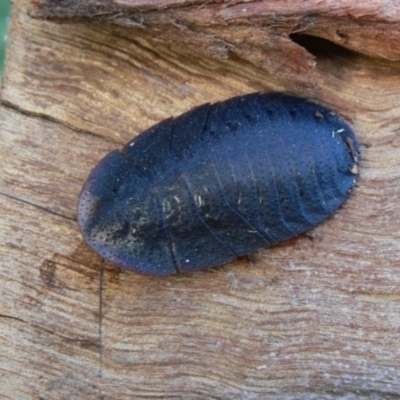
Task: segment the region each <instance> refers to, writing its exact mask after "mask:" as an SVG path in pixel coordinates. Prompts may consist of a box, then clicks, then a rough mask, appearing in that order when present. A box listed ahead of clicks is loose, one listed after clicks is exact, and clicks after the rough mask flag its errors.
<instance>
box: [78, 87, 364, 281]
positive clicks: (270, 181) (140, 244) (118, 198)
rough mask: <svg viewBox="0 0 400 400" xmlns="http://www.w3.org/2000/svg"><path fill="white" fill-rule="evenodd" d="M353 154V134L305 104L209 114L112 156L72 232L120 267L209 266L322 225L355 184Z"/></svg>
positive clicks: (165, 126) (205, 109)
mask: <svg viewBox="0 0 400 400" xmlns="http://www.w3.org/2000/svg"><path fill="white" fill-rule="evenodd" d="M358 154H359V146H358V143H357V140H356V138H355V136H354V133H353V131H352V130H351V128H350V127H349V126H348V125H347V124H346V123H345V122H343V121H342V120H341V119H339V118H338V117H337V116H336V115H334V114H333V113H332V112H331V111H330V110H328V109H327V108H325V107H323V106H321V105H317V104H315V103H312V102H310V101H307V100H305V99H302V98H298V97H293V96H288V95H285V94H277V93H273V94H259V93H256V94H251V95H247V96H241V97H236V98H233V99H230V100H227V101H224V102H221V103H216V104H213V105H210V104H205V105H203V106H200V107H198V108H195V109H193V110H191V111H189V112H187V113H185V114H183V115H181V116H179V117H177V118H175V119H168V120H165V121H163V122H161V123H159V124H158V125H155V126H154V127H152V128H150V129H149V130H147V131H146V132H144V133H142V134H141V135H139V136H138V137H136V138H135V139H133V140H132V141H131V142H129V143H128V144H127V145H126V146H125V147H124V148H123V149H122V150H121V151H119V150H116V151H113V152H111V153H110V154H108V155H107V156H106V157H105V158H104V159H103V160H102V161H101V162H100V163H99V164H98V165H97V167H96V168H95V169H94V170H93V171H92V172H91V174H90V175H89V178H88V179H87V181H86V183H85V185H84V187H83V189H82V193H81V197H80V201H79V210H78V221H79V225H80V228H81V230H82V232H83V235H84V237H85V239H86V241H87V242H88V244H89V245H90V246H91V247H92V248H93V249H94V250H95V251H97V252H98V253H99V254H100V255H101V256H102V257H104V258H105V259H107V260H109V261H111V262H113V263H115V264H116V265H118V266H121V267H123V268H127V269H130V270H135V271H137V272H141V273H145V274H151V275H168V274H174V273H178V272H186V271H194V270H199V269H204V268H208V267H215V266H219V265H222V264H225V263H227V262H229V261H231V260H233V259H235V258H237V257H240V256H244V255H248V254H251V253H253V252H255V251H257V250H259V249H261V248H263V247H267V246H271V245H274V244H276V243H279V242H281V241H283V240H286V239H289V238H291V237H294V236H296V235H299V234H301V233H303V232H306V231H308V230H309V229H311V228H313V227H314V226H316V225H317V224H319V223H320V222H322V221H323V220H325V219H326V218H327V217H329V216H330V215H331V214H332V213H333V212H334V211H335V210H336V209H337V208H338V207H339V206H340V205H341V204H343V202H344V201H345V200H346V199H347V197H348V195H349V192H350V190H351V188H352V187H353V186H354V184H355V182H356V178H357V171H358V169H357V163H358Z"/></svg>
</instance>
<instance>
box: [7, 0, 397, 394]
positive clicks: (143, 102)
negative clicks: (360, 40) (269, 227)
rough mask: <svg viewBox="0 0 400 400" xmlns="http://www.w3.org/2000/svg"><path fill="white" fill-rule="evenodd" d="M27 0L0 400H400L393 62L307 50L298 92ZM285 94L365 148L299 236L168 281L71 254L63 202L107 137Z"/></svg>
mask: <svg viewBox="0 0 400 400" xmlns="http://www.w3.org/2000/svg"><path fill="white" fill-rule="evenodd" d="M308 3H312V2H308ZM339 3H340V2H338V4H339ZM349 3H350V2H349ZM354 3H355V2H354ZM358 3H359V4H361V2H358ZM367 3H376V4H377V3H378V2H376V1H375V2H367ZM380 3H381V4H382V7H383V5H384V4H389V3H390V4H394V2H383V1H382V2H380ZM304 4H306V3H304ZM28 6H29V5H28V2H27V1H26V0H18V1H16V2H15V4H14V9H13V18H12V24H11V32H10V35H9V49H8V56H7V65H6V71H5V76H4V80H3V89H2V106H1V109H0V113H1V114H0V160H1V161H0V168H1V170H0V179H1V182H0V192H1V194H0V208H1V210H0V215H1V219H0V224H1V226H0V235H1V241H0V246H1V247H0V260H1V261H0V325H1V327H0V382H1V384H0V397H1V398H5V399H39V398H42V399H142V398H143V399H144V398H167V399H205V398H213V399H275V398H283V399H292V398H296V399H313V398H315V399H317V398H318V399H338V398H352V399H353V398H354V399H355V398H374V399H375V398H376V399H380V398H385V399H391V398H393V399H394V398H399V396H400V345H399V343H400V207H399V194H400V189H399V188H400V63H399V62H398V61H393V60H384V59H382V58H380V59H377V58H373V57H367V56H365V55H362V54H360V53H351V52H347V51H342V50H341V49H338V48H336V47H334V46H332V47H329V48H328V50H329V51H324V50H323V49H322V51H321V49H320V50H317V51H315V54H316V55H317V56H316V60H315V61H316V66H315V68H314V70H315V71H314V72H312V73H311V72H310V74H308V73H307V72H304V73H305V74H306V75H305V76H304V77H303V78H302V79H303V81H304V82H306V81H307V79H308V77H309V78H310V81H312V80H315V82H316V83H317V85H314V86H313V85H306V89H301V88H300V87H301V86H298V85H297V84H296V82H298V80H297V77H296V76H293V77H292V79H288V80H287V82H283V80H282V79H280V78H279V77H278V78H277V79H275V77H274V76H271V75H270V74H269V73H268V72H264V71H263V70H261V69H259V68H256V67H254V66H252V65H251V64H249V63H246V62H243V61H241V60H239V59H236V58H233V59H229V60H225V61H221V60H213V59H211V58H200V57H197V56H196V55H184V54H182V53H177V52H175V51H173V50H170V49H169V48H168V47H166V46H164V45H163V44H160V43H158V44H157V43H154V42H151V41H149V40H148V39H144V38H143V37H141V36H139V35H138V33H137V31H132V30H131V29H129V28H123V27H119V26H111V25H110V26H107V25H104V24H103V25H96V24H77V25H68V24H63V25H58V24H54V23H51V22H43V21H38V20H34V19H32V18H30V17H29V16H28ZM339 6H340V5H339ZM339 6H338V7H339ZM271 7H272V6H271ZM343 7H344V6H343ZM393 8H394V6H393ZM393 15H398V14H396V13H393ZM315 29H318V27H316V28H315ZM366 45H367V44H366ZM392 45H393V44H392ZM384 46H385V43H382V47H384ZM393 51H394V52H397V54H399V51H400V42H398V43H396V47H395V48H394V50H393ZM284 61H285V60H283V59H282V61H281V62H282V63H284ZM277 74H278V75H279V71H277ZM293 88H297V89H296V90H294V92H295V93H297V94H300V95H302V94H303V95H304V94H307V95H309V96H311V97H313V98H314V99H316V100H319V101H323V102H324V103H325V104H327V105H328V106H330V107H332V108H333V109H335V110H336V111H338V112H340V113H341V114H342V115H343V116H344V117H345V118H347V119H348V120H349V121H350V122H351V123H352V125H353V126H354V128H355V130H356V131H357V132H358V136H359V139H360V141H361V142H362V144H363V147H362V162H361V176H360V181H359V185H358V187H357V188H356V189H355V190H354V192H353V194H352V196H351V199H350V201H349V202H348V203H346V205H345V206H344V207H343V208H342V209H341V210H340V212H339V213H337V214H336V215H335V216H334V217H333V218H332V219H330V220H329V221H328V222H327V223H325V224H324V225H322V226H321V227H318V228H317V229H315V230H314V231H313V232H312V236H313V238H314V240H312V241H311V240H310V239H309V238H307V237H300V238H299V239H297V240H293V241H291V242H290V243H287V244H285V245H282V246H279V247H277V248H274V249H269V250H265V251H262V252H260V253H259V254H257V255H256V256H255V258H254V260H239V261H237V262H235V263H231V264H229V265H227V266H225V267H223V268H219V269H216V270H210V271H204V272H198V273H193V274H187V275H183V276H175V277H167V278H153V277H146V276H139V275H136V274H134V273H129V272H126V271H122V270H120V269H118V268H115V267H114V266H112V265H110V264H108V263H103V262H102V260H101V259H100V258H99V257H98V256H97V255H95V254H94V253H93V252H92V251H91V250H89V249H88V248H87V246H86V245H85V244H84V241H83V239H82V238H81V235H80V233H79V231H78V227H77V224H76V221H75V218H76V203H77V199H78V196H79V191H80V188H81V185H82V183H83V181H84V179H85V177H86V175H87V174H88V172H89V171H90V169H91V168H92V167H93V165H94V164H95V163H96V162H97V161H98V160H99V159H100V158H101V157H102V156H103V155H104V154H105V153H106V152H107V151H109V150H111V149H113V148H115V147H118V146H119V145H121V144H122V143H124V142H126V141H128V140H129V139H130V138H131V137H132V136H134V135H136V134H137V133H139V132H140V131H142V130H143V129H145V128H147V127H149V126H151V125H152V124H154V123H156V122H158V121H160V120H161V119H163V118H165V117H168V116H171V115H178V114H180V113H181V112H183V111H185V110H187V109H189V108H190V107H193V106H195V105H198V104H201V103H204V102H206V101H217V100H222V99H226V98H228V97H231V96H233V95H237V94H242V93H249V92H254V91H260V90H289V89H291V90H293Z"/></svg>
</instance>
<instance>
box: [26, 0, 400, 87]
mask: <svg viewBox="0 0 400 400" xmlns="http://www.w3.org/2000/svg"><path fill="white" fill-rule="evenodd" d="M31 15H32V16H34V17H36V18H46V19H51V20H56V21H67V22H71V21H83V20H85V21H107V22H112V23H115V24H118V25H122V26H129V27H131V28H132V29H134V30H135V32H136V34H137V35H139V36H142V37H149V38H152V39H153V40H157V41H160V42H162V43H168V44H170V45H172V46H173V47H174V48H175V49H178V50H179V51H182V52H186V53H190V54H195V55H197V56H199V57H204V56H206V57H213V58H216V59H226V58H228V57H229V56H230V55H231V56H232V55H235V56H237V57H240V58H242V59H244V60H247V61H250V62H251V63H253V64H254V65H256V66H258V67H261V68H263V69H264V70H266V71H267V72H268V73H269V74H270V75H271V76H273V77H275V79H277V80H278V81H281V82H285V81H288V80H289V81H292V82H293V84H294V87H295V88H299V87H303V88H307V87H308V88H310V89H315V87H316V86H317V81H318V80H317V79H316V77H315V57H314V54H312V53H310V52H309V50H310V49H309V46H313V42H314V41H315V40H316V38H319V39H321V38H322V39H324V40H327V41H328V42H322V46H323V47H325V52H328V53H329V51H330V47H331V43H334V44H336V45H338V46H342V47H343V48H346V49H350V50H352V51H355V52H357V53H361V54H364V55H368V56H373V57H380V58H384V59H387V60H400V46H399V41H400V29H399V20H400V4H397V3H396V2H387V1H382V0H374V1H371V0H369V1H364V2H356V1H338V0H328V1H323V2H321V1H319V0H312V1H307V2H304V1H298V0H296V1H291V2H290V3H288V2H287V1H286V0H278V1H273V2H271V1H270V0H262V1H257V2H251V1H245V2H242V1H240V2H239V1H237V0H234V1H218V2H207V1H199V0H197V1H193V0H186V1H174V0H159V1H149V0H147V1H146V0H100V1H98V0H96V1H94V0H86V1H81V0H75V1H61V2H60V1H59V0H33V8H32V11H31Z"/></svg>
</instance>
